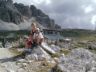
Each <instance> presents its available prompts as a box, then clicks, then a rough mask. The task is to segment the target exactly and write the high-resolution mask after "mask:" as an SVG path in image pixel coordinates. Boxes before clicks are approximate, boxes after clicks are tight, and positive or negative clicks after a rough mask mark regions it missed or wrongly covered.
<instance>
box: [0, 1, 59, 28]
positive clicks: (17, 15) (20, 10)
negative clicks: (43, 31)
mask: <svg viewBox="0 0 96 72" xmlns="http://www.w3.org/2000/svg"><path fill="white" fill-rule="evenodd" d="M32 17H34V18H35V19H36V21H37V22H38V23H40V24H42V25H43V26H44V27H49V28H60V26H58V25H57V24H55V22H54V20H52V19H50V18H49V16H48V15H46V14H45V13H43V12H42V11H41V10H40V9H37V8H36V7H35V6H34V5H31V6H25V5H23V4H21V3H19V4H18V3H13V1H12V0H0V19H1V20H3V21H5V22H13V23H15V24H20V23H21V22H24V20H29V19H30V18H32Z"/></svg>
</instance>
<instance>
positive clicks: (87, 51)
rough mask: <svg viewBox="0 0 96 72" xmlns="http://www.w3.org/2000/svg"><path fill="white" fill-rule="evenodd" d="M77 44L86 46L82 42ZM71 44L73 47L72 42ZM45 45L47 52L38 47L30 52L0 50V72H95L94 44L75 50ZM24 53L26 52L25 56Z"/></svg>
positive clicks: (73, 48) (23, 50)
mask: <svg viewBox="0 0 96 72" xmlns="http://www.w3.org/2000/svg"><path fill="white" fill-rule="evenodd" d="M78 43H80V44H81V45H82V44H86V42H84V41H82V42H78ZM87 43H89V42H87ZM71 44H72V45H73V42H72V43H71ZM45 45H46V46H44V47H48V48H49V51H48V49H47V48H45V49H44V48H42V47H40V46H38V47H36V48H34V49H32V50H30V49H14V48H11V49H6V48H1V49H0V72H96V54H95V42H94V43H92V42H91V44H90V46H87V47H88V48H87V47H85V48H84V47H83V46H82V47H80V46H78V47H76V48H75V46H73V47H72V45H69V46H68V44H67V46H68V48H61V47H60V46H56V45H53V44H52V45H50V46H47V44H45ZM64 45H66V44H63V46H64ZM74 45H76V44H75V42H74ZM70 46H71V48H69V47H70ZM64 47H66V46H64ZM28 50H29V51H31V53H29V51H28ZM51 50H52V51H51ZM93 50H94V52H93ZM25 51H26V52H27V51H28V53H26V55H25ZM50 51H51V52H50ZM54 53H55V54H54Z"/></svg>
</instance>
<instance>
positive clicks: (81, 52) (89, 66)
mask: <svg viewBox="0 0 96 72" xmlns="http://www.w3.org/2000/svg"><path fill="white" fill-rule="evenodd" d="M58 62H59V64H58V68H59V69H60V70H62V71H63V72H96V55H95V54H93V53H91V52H90V51H88V50H86V49H83V48H80V49H74V50H72V52H71V53H70V54H68V55H67V56H64V55H63V56H61V57H60V58H59V61H58Z"/></svg>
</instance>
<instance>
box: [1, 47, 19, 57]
mask: <svg viewBox="0 0 96 72" xmlns="http://www.w3.org/2000/svg"><path fill="white" fill-rule="evenodd" d="M16 55H17V54H16V53H13V52H11V51H10V49H8V48H0V59H5V58H11V57H14V56H16Z"/></svg>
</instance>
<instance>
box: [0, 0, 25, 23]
mask: <svg viewBox="0 0 96 72" xmlns="http://www.w3.org/2000/svg"><path fill="white" fill-rule="evenodd" d="M0 19H1V20H3V21H5V22H13V23H15V24H19V23H20V22H21V21H23V19H22V15H21V14H20V13H19V12H18V10H17V9H16V8H15V6H14V5H13V2H12V0H1V1H0Z"/></svg>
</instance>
